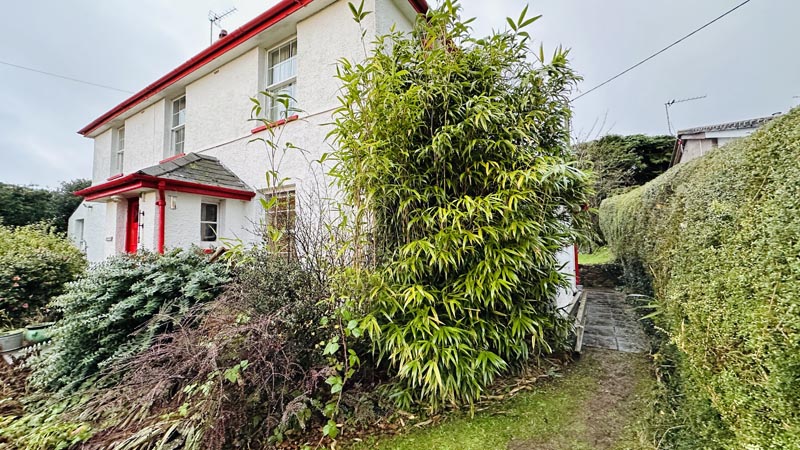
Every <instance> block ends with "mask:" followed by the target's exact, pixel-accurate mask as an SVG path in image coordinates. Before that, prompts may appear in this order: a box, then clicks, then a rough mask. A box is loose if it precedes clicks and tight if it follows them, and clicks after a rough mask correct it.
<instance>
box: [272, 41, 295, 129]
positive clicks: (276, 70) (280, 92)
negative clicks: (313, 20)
mask: <svg viewBox="0 0 800 450" xmlns="http://www.w3.org/2000/svg"><path fill="white" fill-rule="evenodd" d="M266 85H267V88H266V91H267V92H269V93H270V98H267V109H266V110H267V118H268V119H270V120H273V121H274V120H280V119H286V118H287V117H289V116H291V115H292V114H293V112H292V111H293V110H294V109H295V106H296V104H295V100H294V98H295V87H296V86H297V40H296V39H293V40H291V41H289V42H286V43H284V44H281V45H279V46H278V47H275V48H273V49H272V50H269V51H268V52H267V80H266ZM287 107H288V108H287Z"/></svg>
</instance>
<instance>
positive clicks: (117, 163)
mask: <svg viewBox="0 0 800 450" xmlns="http://www.w3.org/2000/svg"><path fill="white" fill-rule="evenodd" d="M123 167H125V127H124V126H122V127H119V128H118V129H117V145H116V149H115V150H114V170H113V171H112V172H114V174H117V173H122V172H123V170H122V168H123ZM112 175H113V174H112Z"/></svg>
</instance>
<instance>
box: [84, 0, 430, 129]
mask: <svg viewBox="0 0 800 450" xmlns="http://www.w3.org/2000/svg"><path fill="white" fill-rule="evenodd" d="M312 1H313V0H281V1H280V2H278V4H276V5H275V6H273V7H272V8H270V9H268V10H266V11H265V12H263V13H262V14H260V15H258V16H256V18H254V19H253V20H251V21H249V22H247V23H246V24H244V25H242V26H241V27H239V28H237V29H236V30H234V31H232V32H230V33H228V35H227V36H225V38H223V39H220V40H218V41H217V42H215V43H213V44H212V45H211V46H209V47H208V48H206V49H205V50H203V51H201V52H200V53H198V54H197V55H196V56H194V57H192V58H191V59H189V60H188V61H186V62H184V63H183V64H181V65H180V66H178V67H177V68H175V69H173V70H172V71H171V72H169V73H167V74H166V75H164V76H163V77H161V78H159V79H158V80H156V81H155V82H153V83H151V84H150V85H148V86H147V87H145V88H144V89H142V90H141V91H139V92H137V93H135V94H133V95H132V96H131V97H129V98H127V99H126V100H125V101H123V102H122V103H120V104H119V105H117V106H115V107H114V108H112V109H111V110H110V111H108V112H106V113H105V114H103V115H102V116H100V117H98V118H97V119H95V120H93V121H92V122H91V123H89V124H88V125H86V126H85V127H83V128H81V129H80V130H78V134H80V135H82V136H87V135H88V134H90V133H92V132H93V131H95V130H97V129H98V128H100V127H101V126H103V125H105V124H106V123H108V122H109V121H111V120H112V119H114V118H115V117H117V116H118V115H120V114H122V113H123V112H125V111H127V110H129V109H131V108H133V107H134V106H136V105H138V104H139V103H141V102H143V101H145V100H147V99H148V98H150V97H152V96H154V95H156V94H158V93H159V92H161V91H163V90H164V89H166V88H167V87H169V86H171V85H172V84H173V83H175V82H177V81H179V80H181V79H183V78H184V77H186V76H188V75H189V74H191V73H192V72H194V71H195V70H197V69H199V68H201V67H203V66H205V65H206V64H208V63H210V62H212V61H213V60H215V59H216V58H218V57H220V56H222V55H223V54H225V53H227V52H228V51H230V50H233V49H234V48H236V47H237V46H239V45H240V44H242V43H244V42H245V41H247V40H248V39H250V38H252V37H254V36H256V35H257V34H259V33H261V32H262V31H264V30H266V29H267V28H269V27H271V26H272V25H275V24H276V23H278V22H280V21H282V20H283V19H285V18H286V17H288V16H289V15H291V14H292V13H294V12H296V11H298V10H300V9H302V8H304V7H305V6H307V5H308V4H310V3H311V2H312ZM408 2H409V3H410V4H411V7H412V8H414V10H415V11H417V12H418V13H425V12H427V11H428V3H427V1H426V0H408Z"/></svg>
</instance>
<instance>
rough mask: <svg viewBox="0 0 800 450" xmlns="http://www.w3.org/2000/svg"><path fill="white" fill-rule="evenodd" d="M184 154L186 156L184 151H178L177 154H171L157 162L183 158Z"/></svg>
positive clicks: (162, 162) (161, 162)
mask: <svg viewBox="0 0 800 450" xmlns="http://www.w3.org/2000/svg"><path fill="white" fill-rule="evenodd" d="M184 156H186V153H178V154H177V155H172V156H170V157H169V158H164V159H162V160H161V161H159V162H158V163H159V164H164V163H165V162H170V161H172V160H173V159H178V158H183V157H184Z"/></svg>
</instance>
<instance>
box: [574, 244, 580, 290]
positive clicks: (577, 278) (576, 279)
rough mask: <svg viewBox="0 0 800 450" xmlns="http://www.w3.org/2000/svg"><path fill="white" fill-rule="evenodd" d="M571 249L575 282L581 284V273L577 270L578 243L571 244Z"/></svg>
mask: <svg viewBox="0 0 800 450" xmlns="http://www.w3.org/2000/svg"><path fill="white" fill-rule="evenodd" d="M572 251H573V253H574V254H575V284H576V285H578V284H581V274H580V271H579V270H578V244H573V245H572Z"/></svg>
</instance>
